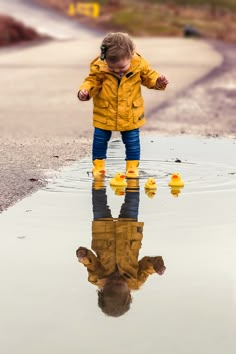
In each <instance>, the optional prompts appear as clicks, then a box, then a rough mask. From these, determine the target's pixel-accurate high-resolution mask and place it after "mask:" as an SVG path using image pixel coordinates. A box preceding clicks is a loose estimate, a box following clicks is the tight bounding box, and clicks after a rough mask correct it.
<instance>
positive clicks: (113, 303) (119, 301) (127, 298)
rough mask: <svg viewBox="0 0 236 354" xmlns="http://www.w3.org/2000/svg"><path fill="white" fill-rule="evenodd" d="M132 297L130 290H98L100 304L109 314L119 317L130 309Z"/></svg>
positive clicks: (103, 310) (104, 311)
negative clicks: (117, 291) (116, 291)
mask: <svg viewBox="0 0 236 354" xmlns="http://www.w3.org/2000/svg"><path fill="white" fill-rule="evenodd" d="M131 302H132V298H131V295H130V292H129V291H128V292H123V293H122V292H121V293H120V292H119V293H115V292H113V291H109V292H105V291H103V290H99V291H98V306H99V307H100V309H101V310H102V312H103V313H105V314H106V315H108V316H112V317H119V316H122V315H124V314H125V313H126V312H127V311H129V309H130V304H131Z"/></svg>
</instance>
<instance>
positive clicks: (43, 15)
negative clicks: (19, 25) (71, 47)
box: [0, 0, 97, 39]
mask: <svg viewBox="0 0 236 354" xmlns="http://www.w3.org/2000/svg"><path fill="white" fill-rule="evenodd" d="M0 12H1V13H2V14H3V13H4V14H7V15H10V16H12V17H15V18H16V19H18V20H20V21H22V22H24V23H25V24H26V25H28V26H31V27H33V28H35V29H36V30H37V31H38V32H40V33H42V34H47V35H49V36H51V37H54V38H57V39H71V38H81V37H83V38H89V37H90V36H91V35H93V36H96V35H97V34H96V31H94V30H89V29H88V28H85V27H84V26H82V25H80V24H79V23H78V22H77V21H75V20H73V19H69V18H68V19H67V18H66V17H65V16H63V15H61V14H60V13H59V12H58V13H57V12H54V11H50V10H48V9H47V8H45V7H43V6H40V5H38V4H36V3H34V2H33V0H31V1H30V0H11V1H6V0H0Z"/></svg>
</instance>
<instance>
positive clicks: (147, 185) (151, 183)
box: [144, 177, 157, 189]
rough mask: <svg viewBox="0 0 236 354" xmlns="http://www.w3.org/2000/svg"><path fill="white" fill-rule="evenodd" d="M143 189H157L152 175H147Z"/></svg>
mask: <svg viewBox="0 0 236 354" xmlns="http://www.w3.org/2000/svg"><path fill="white" fill-rule="evenodd" d="M144 188H145V189H157V184H156V181H155V179H154V178H153V177H149V178H148V179H147V181H146V183H145V186H144Z"/></svg>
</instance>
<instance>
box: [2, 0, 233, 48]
mask: <svg viewBox="0 0 236 354" xmlns="http://www.w3.org/2000/svg"><path fill="white" fill-rule="evenodd" d="M4 3H5V1H0V5H1V8H0V45H1V46H3V45H8V44H11V43H15V42H19V41H22V40H33V39H38V38H39V37H40V35H38V34H37V32H36V31H35V30H33V29H30V28H27V27H25V26H24V25H23V24H21V23H19V22H18V21H17V20H19V19H18V18H17V12H16V13H14V16H11V8H12V7H13V6H16V7H17V6H23V5H24V6H26V5H27V4H28V6H29V7H30V6H37V5H43V6H45V7H48V8H52V9H55V12H60V13H63V14H64V15H65V16H66V17H68V18H71V17H73V21H75V20H76V21H79V22H80V23H83V24H84V25H86V26H87V27H90V28H93V29H97V30H107V31H112V30H114V31H118V30H120V31H124V32H129V33H130V34H131V35H137V36H202V37H204V38H217V39H222V40H224V41H229V42H236V1H235V0H209V1H207V2H206V1H205V0H145V1H142V0H130V1H128V2H127V1H126V0H99V1H97V2H96V4H98V5H99V15H98V16H96V17H93V16H86V15H84V14H83V13H81V11H77V10H78V4H83V3H85V4H88V3H90V4H91V2H88V1H86V0H80V1H79V2H76V1H71V0H12V1H11V2H10V4H6V3H5V4H4ZM7 8H8V9H9V10H10V12H9V11H7V13H6V9H7ZM80 9H81V7H80ZM4 10H5V11H4ZM82 12H83V11H82ZM24 22H27V19H26V20H25V21H24Z"/></svg>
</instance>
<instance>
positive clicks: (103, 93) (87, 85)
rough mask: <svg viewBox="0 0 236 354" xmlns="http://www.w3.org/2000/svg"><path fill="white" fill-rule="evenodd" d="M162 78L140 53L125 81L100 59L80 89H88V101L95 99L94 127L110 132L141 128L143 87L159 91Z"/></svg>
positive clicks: (91, 67) (96, 60)
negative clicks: (159, 82) (159, 78)
mask: <svg viewBox="0 0 236 354" xmlns="http://www.w3.org/2000/svg"><path fill="white" fill-rule="evenodd" d="M159 76H160V75H159V73H158V72H156V71H155V70H153V69H152V68H151V67H150V65H149V64H148V63H147V61H146V60H145V59H143V58H142V57H141V56H140V55H139V54H137V53H136V54H135V55H134V56H133V58H132V59H131V65H130V68H129V70H128V72H127V73H126V74H124V76H122V78H120V77H119V76H118V75H116V74H115V73H112V72H111V71H109V69H108V67H107V64H106V61H102V60H101V59H100V58H99V57H97V58H96V59H95V60H94V61H92V63H91V64H90V73H89V76H88V77H87V78H86V79H85V80H84V82H83V83H82V85H81V86H80V88H79V90H83V89H86V90H87V91H88V92H89V98H91V97H93V125H94V127H96V128H100V129H105V130H111V131H115V130H117V131H127V130H132V129H136V128H139V127H141V126H142V125H143V124H144V123H145V114H144V102H143V98H142V95H141V85H144V86H146V87H148V88H150V89H156V90H158V89H159V88H158V87H157V86H156V80H157V78H158V77H159Z"/></svg>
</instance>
